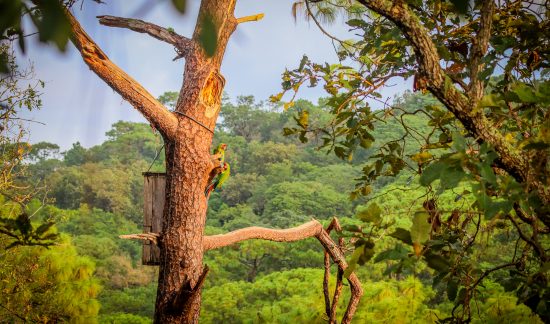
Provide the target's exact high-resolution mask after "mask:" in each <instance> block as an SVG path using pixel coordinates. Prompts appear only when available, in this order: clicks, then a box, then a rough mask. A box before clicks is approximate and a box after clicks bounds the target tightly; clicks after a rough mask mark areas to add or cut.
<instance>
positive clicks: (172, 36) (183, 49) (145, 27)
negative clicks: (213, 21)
mask: <svg viewBox="0 0 550 324" xmlns="http://www.w3.org/2000/svg"><path fill="white" fill-rule="evenodd" d="M97 18H99V23H100V24H102V25H104V26H109V27H118V28H128V29H130V30H133V31H135V32H138V33H145V34H148V35H150V36H152V37H154V38H156V39H158V40H161V41H163V42H166V43H168V44H171V45H173V46H174V47H175V48H176V51H177V52H178V58H180V57H185V56H186V55H187V53H188V52H189V51H190V50H191V48H192V47H193V46H194V42H193V41H192V40H191V39H189V38H187V37H184V36H181V35H179V34H178V33H176V32H174V31H172V30H169V29H166V28H164V27H160V26H158V25H155V24H153V23H150V22H146V21H143V20H139V19H132V18H122V17H114V16H98V17H97Z"/></svg>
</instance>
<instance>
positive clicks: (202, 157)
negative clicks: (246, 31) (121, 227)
mask: <svg viewBox="0 0 550 324" xmlns="http://www.w3.org/2000/svg"><path fill="white" fill-rule="evenodd" d="M234 9H235V0H203V1H202V3H201V6H200V12H199V17H198V19H197V24H196V27H195V31H194V33H193V37H192V38H190V39H189V38H186V37H183V36H180V35H178V34H176V33H174V32H173V31H169V30H168V29H165V28H163V27H160V26H157V25H154V24H151V23H148V22H144V21H141V20H137V19H128V18H120V17H112V16H101V17H99V19H100V20H99V21H100V23H101V24H103V25H107V26H111V27H120V28H128V29H131V30H133V31H137V32H140V33H146V34H149V35H150V36H153V37H155V38H157V39H159V40H162V41H165V42H167V43H169V44H172V45H173V46H174V47H175V48H176V51H177V52H178V57H177V58H181V57H183V58H185V61H186V64H185V72H184V82H183V85H182V87H181V90H180V95H179V99H178V102H177V105H176V110H175V112H174V113H173V112H170V111H168V110H167V109H166V108H165V107H164V106H162V104H160V103H159V102H158V101H157V100H156V99H155V98H154V97H153V96H151V94H149V93H148V92H147V91H146V90H145V89H144V88H143V87H142V86H141V85H139V84H138V83H137V82H136V81H135V80H133V79H132V78H131V77H130V76H128V75H127V74H126V73H125V72H124V71H122V70H121V69H120V68H119V67H118V66H116V65H115V64H114V63H113V62H111V61H110V60H109V58H108V57H107V56H106V55H105V54H104V53H103V52H102V51H101V49H100V48H99V47H98V46H97V44H95V43H94V41H93V40H92V39H91V38H90V37H89V36H88V35H87V34H86V33H85V31H84V30H83V29H82V28H81V26H80V24H79V23H78V21H76V19H74V17H73V16H72V15H71V13H70V12H67V15H68V17H69V19H70V21H71V26H72V31H73V37H72V41H73V43H74V45H75V46H76V48H77V49H78V50H79V51H80V53H81V55H82V57H83V59H84V62H85V63H86V64H87V65H88V66H89V67H90V69H91V70H92V71H93V72H94V73H96V74H97V75H98V76H99V77H100V78H102V79H103V80H104V81H105V82H106V83H107V84H109V86H111V87H112V88H113V89H114V90H115V91H117V92H118V93H119V94H120V95H121V96H122V97H124V99H126V100H127V101H128V102H130V103H131V104H132V105H133V106H134V108H136V109H137V110H138V111H140V112H141V113H142V114H143V116H144V117H145V118H147V120H148V121H149V122H150V123H151V125H152V126H153V127H155V128H156V129H158V130H159V132H160V133H161V134H162V136H163V139H164V142H165V147H166V150H165V151H166V201H165V205H164V206H165V207H164V215H163V227H162V232H161V233H160V235H158V237H156V238H155V239H156V240H157V241H158V244H159V246H160V248H161V258H160V269H159V281H158V283H159V285H158V290H157V300H156V305H155V318H154V319H155V323H197V322H198V318H199V312H200V304H201V294H200V291H201V287H202V283H203V282H204V278H205V276H206V273H207V272H208V269H207V268H206V267H204V266H203V252H204V251H205V250H207V249H208V248H212V246H209V244H213V243H214V242H213V241H208V242H206V241H205V242H203V241H204V237H203V235H204V233H203V232H204V224H205V217H206V210H207V199H206V197H205V195H204V189H205V187H206V185H207V181H208V175H209V173H210V171H211V170H212V169H213V168H214V165H213V164H212V162H211V160H210V146H211V144H212V138H213V134H214V133H213V130H214V127H215V124H216V119H217V117H218V114H219V112H220V104H221V94H222V90H223V87H224V83H225V81H224V78H223V76H222V75H221V74H220V72H219V71H220V65H221V62H222V59H223V55H224V52H225V48H226V45H227V42H228V40H229V37H230V36H231V34H232V33H233V31H234V30H235V28H236V27H237V25H238V24H239V23H242V22H247V21H254V20H258V19H260V18H261V17H262V16H263V15H261V14H260V15H254V16H249V17H243V18H239V19H237V18H235V17H234V14H233V12H234ZM208 37H210V38H214V39H209V40H207V41H212V42H214V43H215V51H214V52H213V54H212V53H210V54H211V55H207V53H206V52H205V50H204V48H203V47H202V46H201V45H200V44H201V42H203V41H205V38H208ZM317 224H318V223H317ZM315 226H316V227H315V233H314V234H315V235H316V236H318V238H319V240H320V241H321V242H322V244H323V246H324V247H325V249H327V250H329V253H330V255H331V256H332V258H333V260H334V261H335V262H337V263H338V265H339V266H340V268H342V269H344V268H345V267H346V266H347V264H346V263H345V260H344V259H343V254H342V253H341V251H339V249H338V247H337V245H336V244H334V242H332V243H331V241H332V240H331V239H330V236H328V235H324V236H323V235H322V234H323V233H322V232H321V230H322V227H320V228H319V226H320V224H318V225H315ZM251 230H252V231H254V228H252V229H251ZM258 235H261V233H260V234H258ZM256 236H257V235H252V236H251V237H256ZM310 236H312V235H310ZM229 237H231V235H229ZM305 237H309V236H304V238H305ZM223 239H224V240H223V241H225V236H224V237H223ZM218 242H219V241H218ZM214 245H215V244H214ZM350 280H352V281H350V282H353V285H352V287H354V290H353V292H354V294H353V295H354V298H353V299H352V301H353V302H351V303H350V305H352V307H351V308H348V310H351V312H346V315H345V318H347V320H344V322H349V320H351V317H352V316H353V312H354V311H355V307H356V305H357V301H358V298H359V296H360V295H361V287H360V284H359V281H358V280H357V277H355V275H353V274H352V276H351V277H350Z"/></svg>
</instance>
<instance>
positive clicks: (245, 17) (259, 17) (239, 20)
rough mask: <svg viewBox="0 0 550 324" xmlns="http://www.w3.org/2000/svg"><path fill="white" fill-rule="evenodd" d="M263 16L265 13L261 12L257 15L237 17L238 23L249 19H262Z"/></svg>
mask: <svg viewBox="0 0 550 324" xmlns="http://www.w3.org/2000/svg"><path fill="white" fill-rule="evenodd" d="M262 18H264V14H263V13H259V14H257V15H252V16H244V17H240V18H237V23H239V24H242V23H245V22H249V21H258V20H261V19H262Z"/></svg>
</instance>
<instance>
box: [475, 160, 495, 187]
mask: <svg viewBox="0 0 550 324" xmlns="http://www.w3.org/2000/svg"><path fill="white" fill-rule="evenodd" d="M479 174H480V175H481V178H483V180H485V181H487V182H488V183H490V184H496V182H497V176H496V175H495V173H494V172H493V168H491V166H490V165H488V164H482V165H481V167H480V170H479Z"/></svg>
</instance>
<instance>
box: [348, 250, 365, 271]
mask: <svg viewBox="0 0 550 324" xmlns="http://www.w3.org/2000/svg"><path fill="white" fill-rule="evenodd" d="M364 250H365V246H364V245H361V246H359V247H357V248H356V249H355V251H353V254H352V255H351V258H350V260H349V262H348V267H347V268H346V270H344V277H345V278H349V276H350V275H351V274H352V273H353V271H355V267H357V261H359V258H360V257H361V255H362V254H363V251H364Z"/></svg>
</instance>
